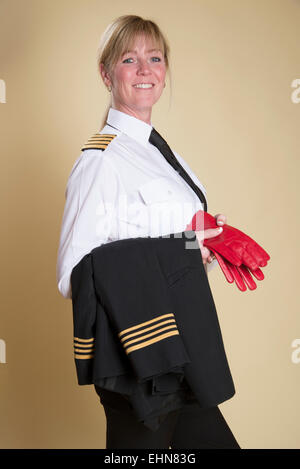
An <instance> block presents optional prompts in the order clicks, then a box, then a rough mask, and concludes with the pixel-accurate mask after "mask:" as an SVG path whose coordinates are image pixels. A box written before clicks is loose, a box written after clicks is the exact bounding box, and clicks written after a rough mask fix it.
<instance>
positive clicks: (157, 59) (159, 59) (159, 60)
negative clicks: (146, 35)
mask: <svg viewBox="0 0 300 469" xmlns="http://www.w3.org/2000/svg"><path fill="white" fill-rule="evenodd" d="M153 59H155V60H153ZM151 60H153V62H161V58H160V57H151Z"/></svg>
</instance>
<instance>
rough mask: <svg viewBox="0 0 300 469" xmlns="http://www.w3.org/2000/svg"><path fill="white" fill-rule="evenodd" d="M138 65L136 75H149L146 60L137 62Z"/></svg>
mask: <svg viewBox="0 0 300 469" xmlns="http://www.w3.org/2000/svg"><path fill="white" fill-rule="evenodd" d="M138 65H139V66H138V70H137V72H138V74H141V75H149V73H151V71H150V67H149V64H148V62H147V60H143V59H141V60H139V62H138Z"/></svg>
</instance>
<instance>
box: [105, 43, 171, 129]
mask: <svg viewBox="0 0 300 469" xmlns="http://www.w3.org/2000/svg"><path fill="white" fill-rule="evenodd" d="M101 73H102V77H103V78H104V81H105V83H106V85H107V86H108V85H110V86H111V87H112V90H111V92H112V107H113V108H114V109H117V110H119V111H122V112H126V113H127V114H130V115H133V116H134V117H137V118H138V119H141V120H144V121H145V122H147V123H149V124H150V118H151V111H152V106H153V105H154V104H155V103H156V101H158V99H159V98H160V95H161V93H162V91H163V88H164V86H165V76H166V64H165V60H164V57H163V54H162V52H161V51H160V50H157V49H156V47H155V45H154V44H153V42H152V41H151V40H150V39H148V38H146V37H145V36H142V35H141V36H138V37H137V38H136V40H135V43H134V46H133V47H132V51H130V52H127V53H125V54H124V55H123V56H122V57H120V58H119V60H118V62H117V64H116V65H115V67H114V69H113V72H112V74H111V75H108V74H107V73H106V72H105V71H104V70H103V68H102V70H101ZM141 84H144V85H148V86H147V87H144V88H143V87H139V86H138V85H141Z"/></svg>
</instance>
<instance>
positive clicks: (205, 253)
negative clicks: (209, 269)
mask: <svg viewBox="0 0 300 469" xmlns="http://www.w3.org/2000/svg"><path fill="white" fill-rule="evenodd" d="M222 231H223V229H222V228H209V229H208V230H204V231H196V237H197V240H198V244H199V248H200V250H201V255H202V259H203V263H204V264H206V262H209V263H210V262H212V261H213V257H212V256H213V255H214V254H213V253H212V252H211V251H210V250H209V249H208V248H207V247H206V246H204V245H203V240H204V239H205V238H214V237H215V236H218V235H219V234H221V233H222Z"/></svg>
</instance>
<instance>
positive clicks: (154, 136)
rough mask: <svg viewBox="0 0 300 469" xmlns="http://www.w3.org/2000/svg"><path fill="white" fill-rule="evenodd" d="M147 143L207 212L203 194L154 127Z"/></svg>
mask: <svg viewBox="0 0 300 469" xmlns="http://www.w3.org/2000/svg"><path fill="white" fill-rule="evenodd" d="M149 142H150V143H152V145H154V146H156V148H158V150H159V151H160V152H161V154H162V155H163V156H164V157H165V159H166V160H167V161H168V163H170V165H171V166H173V168H174V169H175V171H177V173H178V174H180V176H181V177H182V178H183V179H184V180H185V182H186V183H187V184H188V185H189V186H190V187H191V188H192V189H193V191H194V192H195V193H196V194H197V196H198V197H199V199H200V200H201V202H202V203H203V204H204V210H205V212H207V203H206V199H205V197H204V194H203V192H202V191H201V190H200V188H199V187H198V186H197V185H196V184H195V183H194V181H193V180H192V179H191V177H190V176H189V175H188V173H187V172H186V171H185V169H184V168H183V167H182V166H181V164H180V163H179V161H178V160H177V158H176V157H175V155H174V153H173V152H172V150H171V148H170V147H169V145H168V144H167V142H166V141H165V140H164V139H163V138H162V136H161V135H160V134H159V133H158V132H157V131H156V130H155V129H154V127H153V128H152V131H151V134H150V137H149Z"/></svg>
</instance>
